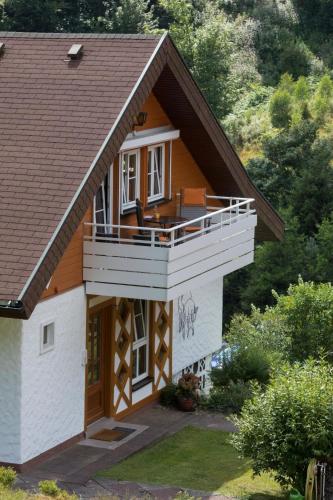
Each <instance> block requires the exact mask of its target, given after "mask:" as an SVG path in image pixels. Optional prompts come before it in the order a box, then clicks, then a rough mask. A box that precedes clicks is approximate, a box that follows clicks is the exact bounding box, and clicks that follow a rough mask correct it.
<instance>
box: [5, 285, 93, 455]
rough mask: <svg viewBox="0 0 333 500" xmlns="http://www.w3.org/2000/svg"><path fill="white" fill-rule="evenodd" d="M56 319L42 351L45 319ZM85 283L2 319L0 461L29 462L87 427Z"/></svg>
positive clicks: (50, 320)
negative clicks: (51, 342) (50, 343)
mask: <svg viewBox="0 0 333 500" xmlns="http://www.w3.org/2000/svg"><path fill="white" fill-rule="evenodd" d="M52 321H54V323H55V346H54V349H52V350H50V351H49V352H46V353H44V354H41V349H40V345H41V344H40V343H41V340H40V339H41V325H42V324H43V323H46V322H52ZM85 330H86V297H85V292H84V287H83V286H82V287H79V288H75V289H74V290H71V291H68V292H66V293H63V294H60V295H58V296H55V297H52V298H50V299H48V300H44V301H42V302H41V303H40V304H38V305H37V307H36V309H35V310H34V312H33V314H32V315H31V317H30V319H29V320H27V321H18V320H8V319H0V461H1V462H9V463H25V462H27V461H28V460H30V459H32V458H34V457H36V456H38V455H40V454H41V453H43V452H44V451H46V450H49V449H50V448H53V447H54V446H56V445H58V444H60V443H62V442H64V441H66V440H67V439H70V438H71V437H73V436H76V435H77V434H79V433H80V432H82V431H83V430H84V394H85V366H84V362H83V361H84V351H85V335H86V333H85Z"/></svg>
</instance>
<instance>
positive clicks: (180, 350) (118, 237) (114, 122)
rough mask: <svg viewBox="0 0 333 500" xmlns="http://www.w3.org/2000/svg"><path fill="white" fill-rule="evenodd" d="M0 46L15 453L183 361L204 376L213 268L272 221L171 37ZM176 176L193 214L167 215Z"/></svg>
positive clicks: (37, 40) (25, 455)
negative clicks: (200, 200) (192, 199)
mask: <svg viewBox="0 0 333 500" xmlns="http://www.w3.org/2000/svg"><path fill="white" fill-rule="evenodd" d="M0 47H1V50H0V462H2V463H6V464H15V465H17V466H20V467H23V466H24V465H27V464H31V463H33V462H34V461H36V460H39V459H41V458H42V457H43V456H45V453H50V452H51V451H55V450H58V449H59V448H61V447H64V446H66V445H69V444H70V443H73V442H75V441H77V440H79V439H82V437H83V435H84V432H85V430H86V428H87V426H88V425H89V424H90V423H91V422H94V421H95V420H97V419H100V418H101V417H104V416H106V417H114V418H118V419H120V418H122V417H124V416H125V415H128V413H129V412H132V411H134V410H135V409H137V408H139V407H140V406H142V405H144V404H146V403H147V402H149V401H152V400H153V399H155V398H156V397H157V395H158V392H159V390H160V389H161V388H162V387H164V386H165V384H166V383H167V382H168V381H170V380H171V379H172V378H173V377H174V378H177V377H178V376H179V374H181V373H183V372H184V371H188V370H193V371H195V372H196V373H197V374H198V375H199V376H200V377H201V381H202V385H204V384H205V376H206V372H207V369H209V364H210V356H211V354H212V353H213V352H214V351H215V350H217V349H218V348H219V347H220V346H221V333H222V332H221V329H222V326H221V325H222V296H223V277H224V276H225V275H227V274H228V273H231V272H233V271H234V270H236V269H239V268H241V267H243V266H246V265H248V264H250V263H251V262H252V261H253V258H254V238H255V237H256V238H257V239H258V240H279V239H281V238H282V234H283V223H282V221H281V219H280V218H279V217H278V215H277V214H276V213H275V212H274V210H273V209H272V207H271V206H270V204H269V203H268V202H267V201H266V200H265V199H264V198H263V196H262V195H261V194H260V192H258V191H257V189H256V188H255V186H254V185H253V184H252V182H251V180H250V179H249V177H248V175H247V173H246V171H245V169H244V168H243V166H242V164H241V162H240V160H239V158H238V157H237V155H236V153H235V151H234V150H233V148H232V146H231V145H230V143H229V142H228V140H227V138H226V136H225V135H224V133H223V131H222V129H221V127H220V125H219V123H218V122H217V120H216V119H215V118H214V116H213V114H212V112H211V110H210V108H209V106H208V105H207V103H206V101H205V100H204V98H203V96H202V94H201V93H200V91H199V89H198V87H197V86H196V84H195V83H194V81H193V79H192V77H191V75H190V73H189V71H188V70H187V68H186V66H185V64H184V62H183V60H182V59H181V57H180V55H179V53H178V52H177V50H176V48H175V47H174V45H173V43H172V41H171V39H170V38H169V36H168V35H163V36H150V35H149V36H148V35H142V36H139V35H104V34H103V35H91V34H89V35H88V34H87V35H70V34H29V33H0ZM184 188H187V189H192V190H193V191H192V194H193V193H195V192H200V190H201V193H203V190H204V189H205V190H206V194H207V196H205V200H206V205H207V207H206V209H205V213H204V214H203V215H201V216H199V217H197V216H195V215H194V216H193V217H192V218H191V217H190V218H189V219H188V218H186V217H184V220H182V219H177V217H180V214H181V207H182V205H181V204H182V200H181V197H182V195H181V193H182V191H181V190H182V189H184ZM136 199H140V200H141V201H142V203H143V205H144V214H145V216H146V217H147V216H148V217H149V214H150V216H154V217H155V224H152V223H150V222H149V219H148V220H147V219H146V220H145V225H144V226H143V227H142V226H138V221H137V217H136V206H135V204H136ZM156 206H157V208H156ZM139 213H140V212H139ZM162 216H168V217H169V218H170V221H171V220H173V222H171V223H170V224H164V226H163V225H161V224H159V220H160V219H161V218H162ZM162 220H163V219H162ZM179 221H182V222H179ZM193 226H194V230H193ZM190 227H192V230H190V229H189V228H190ZM140 236H141V238H140Z"/></svg>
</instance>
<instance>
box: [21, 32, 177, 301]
mask: <svg viewBox="0 0 333 500" xmlns="http://www.w3.org/2000/svg"><path fill="white" fill-rule="evenodd" d="M167 37H168V32H167V31H166V32H165V33H164V34H163V35H162V36H161V38H160V40H159V42H158V44H157V45H156V47H155V49H154V51H153V53H152V54H151V56H150V58H149V60H148V61H147V63H146V65H145V67H144V68H143V71H142V73H141V75H140V77H139V78H138V80H137V82H136V84H135V85H134V87H133V89H132V91H131V93H130V94H129V96H128V98H127V99H126V102H125V104H124V106H123V107H122V109H121V111H120V113H119V115H118V116H117V118H116V120H115V122H114V124H113V125H112V128H111V129H110V131H109V133H108V135H107V137H106V138H105V140H104V142H103V144H102V146H101V147H100V149H99V151H98V153H97V155H96V156H95V158H94V160H93V162H92V164H91V165H90V167H89V169H88V171H87V172H86V175H85V176H84V178H83V179H82V182H81V184H80V186H79V188H78V189H77V191H76V193H75V195H74V197H73V198H72V201H71V203H70V204H69V205H68V207H67V210H66V212H65V213H64V215H63V217H62V218H61V220H60V222H59V224H58V226H57V227H56V229H55V231H54V233H53V235H52V237H51V238H50V240H49V242H48V244H47V246H46V247H45V249H44V251H43V253H42V255H41V257H40V258H39V260H38V262H37V264H36V266H35V268H34V270H33V271H32V273H31V274H30V276H29V278H28V280H27V281H26V283H25V285H24V287H23V289H22V290H21V293H20V295H19V296H18V298H17V300H19V301H21V300H22V299H23V297H24V295H25V293H26V292H27V290H28V289H29V287H30V284H31V282H32V280H33V279H34V277H35V275H36V273H37V272H38V269H39V267H40V266H41V264H42V262H43V260H44V259H45V257H46V255H47V253H48V251H49V249H50V248H51V246H52V244H53V242H54V240H55V239H56V237H57V235H58V233H59V231H60V230H61V228H62V226H63V224H64V223H65V221H66V219H67V217H68V215H69V214H70V212H71V210H72V208H73V205H74V204H75V202H76V200H77V199H78V197H79V195H80V193H81V191H82V189H83V187H84V185H85V184H86V182H87V181H88V179H89V177H90V175H91V173H92V171H93V170H94V168H95V166H96V164H97V162H98V160H99V158H100V156H101V155H102V153H103V152H104V150H105V148H106V147H107V145H108V143H109V141H110V138H111V137H112V135H113V133H114V131H115V130H116V128H117V127H118V124H119V122H120V120H121V118H122V116H123V115H124V113H125V111H126V109H127V107H128V105H129V104H130V102H131V101H132V98H133V97H134V95H135V93H136V91H137V89H138V87H139V86H140V84H141V82H142V80H143V79H144V77H145V74H146V73H147V71H148V69H149V67H150V66H151V64H152V62H153V60H154V59H155V57H156V54H157V53H158V51H159V50H160V48H161V46H162V45H163V43H164V41H165V39H166V38H167Z"/></svg>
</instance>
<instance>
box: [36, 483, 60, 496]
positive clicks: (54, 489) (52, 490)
mask: <svg viewBox="0 0 333 500" xmlns="http://www.w3.org/2000/svg"><path fill="white" fill-rule="evenodd" d="M38 487H39V491H40V492H41V493H43V495H48V496H49V497H58V496H59V495H60V494H61V489H60V488H59V486H58V485H57V483H56V481H49V480H45V481H40V482H39V483H38Z"/></svg>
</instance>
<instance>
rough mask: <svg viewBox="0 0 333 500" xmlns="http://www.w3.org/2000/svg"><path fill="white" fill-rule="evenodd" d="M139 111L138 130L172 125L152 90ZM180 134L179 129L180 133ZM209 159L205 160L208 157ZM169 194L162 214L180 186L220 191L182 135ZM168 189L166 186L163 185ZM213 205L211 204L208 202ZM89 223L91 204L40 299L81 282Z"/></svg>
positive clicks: (129, 219) (170, 208)
mask: <svg viewBox="0 0 333 500" xmlns="http://www.w3.org/2000/svg"><path fill="white" fill-rule="evenodd" d="M142 111H146V112H147V113H148V116H147V122H146V123H145V125H144V126H143V127H138V128H137V130H145V129H151V128H157V127H162V126H166V125H172V124H171V121H170V119H169V118H168V116H167V114H166V113H165V111H164V110H163V109H162V107H161V106H160V104H159V102H158V100H157V99H156V97H155V96H154V94H153V93H152V94H151V95H150V96H149V98H148V99H147V101H146V103H145V105H144V106H143V108H142ZM180 135H181V132H180ZM168 156H169V145H167V147H166V158H168ZM207 161H208V159H207ZM171 168H172V172H171V175H172V182H171V191H172V193H171V194H172V196H171V199H170V200H165V202H164V203H162V204H159V212H160V213H161V214H168V215H169V214H175V213H176V211H177V202H178V200H177V196H176V194H177V193H179V192H180V189H181V188H182V187H204V186H205V187H206V188H207V193H208V194H223V193H215V192H214V190H213V188H212V187H211V185H210V184H209V182H208V181H207V179H206V177H205V176H204V174H203V172H202V170H201V169H200V168H199V166H198V165H197V163H196V162H195V161H194V159H193V157H192V155H191V154H190V152H189V150H188V149H187V147H186V146H185V144H184V142H183V141H182V139H181V137H180V138H179V139H177V140H175V141H173V143H172V167H171ZM113 175H114V176H113V195H114V196H113V217H114V219H113V220H114V224H117V220H118V211H119V156H118V157H117V158H116V160H115V161H114V169H113ZM168 182H169V180H168V165H166V182H165V184H166V186H167V185H168ZM166 189H167V188H166ZM140 190H141V198H143V199H145V198H146V196H147V148H141V188H140ZM210 204H212V205H213V204H214V203H210ZM153 207H154V204H152V206H150V207H146V209H145V213H147V214H149V213H151V212H152V210H153ZM84 222H92V207H91V208H90V209H89V210H88V211H87V213H86V215H85V217H84V219H83V220H82V222H81V224H80V226H79V228H78V229H77V231H76V232H75V234H74V236H73V237H72V240H71V242H70V244H69V245H68V248H67V250H66V251H65V253H64V255H63V257H62V259H61V261H60V262H59V264H58V266H57V268H56V270H55V272H54V273H53V276H52V278H51V282H50V284H49V287H48V288H47V289H45V290H44V292H43V295H42V299H46V298H48V297H52V296H53V295H55V294H57V293H61V292H64V291H66V290H69V289H71V288H74V287H76V286H79V285H81V284H82V283H83V278H82V261H83V255H82V253H83V223H84ZM121 224H126V225H136V215H135V213H134V212H132V213H130V214H128V215H125V216H122V217H121Z"/></svg>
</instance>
